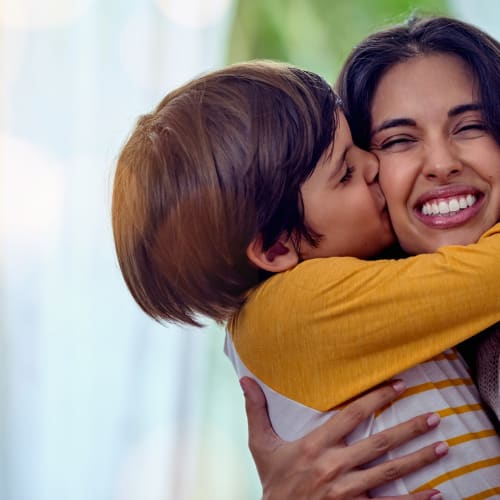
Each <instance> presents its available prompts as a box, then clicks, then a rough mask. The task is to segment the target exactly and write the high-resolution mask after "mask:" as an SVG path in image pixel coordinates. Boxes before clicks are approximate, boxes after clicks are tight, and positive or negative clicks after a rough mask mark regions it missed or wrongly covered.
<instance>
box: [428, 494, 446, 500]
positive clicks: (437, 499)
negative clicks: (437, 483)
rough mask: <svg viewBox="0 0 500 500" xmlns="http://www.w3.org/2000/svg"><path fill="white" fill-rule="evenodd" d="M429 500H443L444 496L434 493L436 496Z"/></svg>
mask: <svg viewBox="0 0 500 500" xmlns="http://www.w3.org/2000/svg"><path fill="white" fill-rule="evenodd" d="M429 500H443V495H441V493H434V495H432V496H430V497H429Z"/></svg>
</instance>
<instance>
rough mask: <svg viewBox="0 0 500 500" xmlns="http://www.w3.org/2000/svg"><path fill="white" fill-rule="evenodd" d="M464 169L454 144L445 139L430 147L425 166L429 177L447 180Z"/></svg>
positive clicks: (426, 174) (424, 172)
mask: <svg viewBox="0 0 500 500" xmlns="http://www.w3.org/2000/svg"><path fill="white" fill-rule="evenodd" d="M462 169H463V165H462V162H461V161H460V158H459V157H458V155H457V154H456V152H455V151H454V148H453V145H451V144H448V143H446V141H443V143H440V144H435V145H433V146H432V148H429V149H428V152H427V155H426V158H425V163H424V166H423V174H424V175H425V177H427V178H428V179H430V180H437V181H440V182H447V181H448V180H449V179H450V177H453V176H455V175H456V174H458V173H460V172H461V171H462Z"/></svg>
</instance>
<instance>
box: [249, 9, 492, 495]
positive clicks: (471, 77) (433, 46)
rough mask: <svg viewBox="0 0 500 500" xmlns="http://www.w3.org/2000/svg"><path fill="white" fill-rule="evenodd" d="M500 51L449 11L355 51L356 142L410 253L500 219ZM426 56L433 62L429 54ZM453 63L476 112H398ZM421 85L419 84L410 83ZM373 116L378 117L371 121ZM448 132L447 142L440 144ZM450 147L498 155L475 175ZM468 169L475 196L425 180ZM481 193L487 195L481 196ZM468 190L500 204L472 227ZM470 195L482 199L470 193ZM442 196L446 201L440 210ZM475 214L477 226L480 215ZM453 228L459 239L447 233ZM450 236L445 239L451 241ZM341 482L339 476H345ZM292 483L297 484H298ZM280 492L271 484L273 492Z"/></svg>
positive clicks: (350, 67)
mask: <svg viewBox="0 0 500 500" xmlns="http://www.w3.org/2000/svg"><path fill="white" fill-rule="evenodd" d="M429 53H431V54H433V55H434V56H437V57H435V59H434V60H432V58H431V62H432V64H430V65H429V64H428V65H427V68H424V69H425V71H426V73H420V77H419V69H420V70H422V71H423V69H422V68H419V67H418V64H417V63H415V61H414V60H413V59H414V58H417V59H418V56H420V57H421V56H422V55H427V56H428V55H429ZM499 53H500V52H499V47H498V43H497V42H496V41H495V40H493V39H492V38H491V37H489V36H487V35H486V34H484V33H482V32H481V31H479V30H477V29H476V28H474V27H472V26H470V25H467V24H465V23H460V22H458V21H455V20H451V19H446V18H437V19H430V20H422V21H418V20H412V21H410V22H409V23H408V25H406V26H401V27H396V28H393V29H390V30H387V31H385V32H381V33H377V34H375V35H372V36H371V37H368V38H367V39H366V40H365V41H364V42H363V43H361V44H360V46H358V47H357V48H356V49H355V50H354V51H353V53H352V54H351V56H350V58H349V59H348V61H347V63H346V66H345V68H344V70H343V71H342V74H341V78H340V83H339V87H340V88H339V90H340V93H341V95H342V98H343V101H344V104H345V107H346V112H347V115H348V118H349V120H350V124H351V127H352V129H353V135H354V139H355V141H357V142H358V144H360V145H362V146H363V147H365V148H370V147H371V148H372V149H373V150H374V151H375V152H376V154H377V156H378V157H379V160H380V162H381V174H380V179H381V184H382V186H383V187H385V189H386V191H387V193H386V196H387V197H388V201H389V209H390V213H391V216H392V218H393V223H394V226H395V231H396V233H397V234H398V236H400V237H401V238H402V239H404V240H405V243H404V248H405V250H407V251H409V252H421V251H432V250H433V249H434V248H435V247H436V246H439V245H441V244H444V243H447V242H448V243H468V242H469V241H471V238H472V239H473V238H477V236H478V235H479V234H481V232H482V231H483V230H484V229H485V228H486V227H489V226H490V225H491V224H493V223H494V222H495V221H496V220H498V194H497V190H496V188H494V186H492V184H491V183H489V182H488V177H491V178H495V176H498V172H499V171H500V169H496V165H498V162H497V158H498V143H499V138H500V111H499V110H500V106H499V102H498V97H497V95H496V89H498V88H499V86H498V84H499V83H500V76H499V71H498V67H499V65H498V62H499V60H500V58H499ZM450 54H451V55H450ZM440 56H441V58H440ZM442 56H446V57H442ZM457 59H458V62H457ZM421 60H422V59H420V61H421ZM424 62H425V63H429V60H428V59H427V60H425V61H424ZM443 63H444V64H445V65H446V64H448V66H450V65H451V66H452V71H451V72H449V71H448V73H447V75H448V82H449V81H455V80H454V79H451V78H450V76H456V75H462V76H463V75H465V77H464V80H465V81H466V85H467V84H472V83H473V86H477V88H478V95H477V96H474V97H475V98H476V99H472V100H469V101H467V102H466V104H467V105H469V104H470V105H472V106H469V107H468V108H467V109H450V110H449V111H451V115H450V116H449V117H448V119H446V117H445V118H439V119H438V120H434V119H430V118H428V116H429V114H430V112H431V111H434V110H435V109H436V108H435V106H434V105H428V106H427V108H426V109H427V112H426V113H423V115H422V116H420V115H419V114H418V112H419V110H424V109H425V106H424V104H423V103H422V101H421V100H420V99H421V98H422V97H421V98H420V99H419V100H418V103H419V105H420V106H422V108H420V109H419V108H418V107H417V108H413V109H411V108H410V109H409V110H408V108H404V107H403V109H402V111H404V112H403V113H402V114H401V113H399V111H398V109H394V106H396V105H399V106H404V105H405V104H406V103H407V101H408V96H410V101H411V103H413V104H414V103H416V102H417V99H416V98H415V99H411V97H412V96H413V97H415V96H416V94H417V93H418V91H419V89H422V85H424V86H425V82H426V80H427V77H428V76H429V75H431V76H432V75H433V72H434V73H436V74H437V73H439V70H440V67H441V64H443ZM429 69H431V73H429ZM449 69H450V68H448V70H449ZM426 75H427V76H426ZM405 77H407V80H405ZM384 79H385V81H384ZM444 82H446V80H444ZM471 82H472V83H471ZM437 83H440V88H441V89H442V90H441V95H442V98H443V99H444V98H445V97H448V95H449V93H450V90H451V87H449V88H446V85H444V84H443V80H441V81H440V82H439V80H438V82H437ZM412 84H413V87H410V88H408V85H410V86H411V85H412ZM396 86H398V89H399V90H404V94H403V95H402V96H400V98H395V96H394V89H395V87H396ZM437 86H439V85H436V81H433V83H432V85H431V84H429V85H428V86H427V87H428V88H427V90H430V91H436V89H437ZM462 88H463V87H462ZM470 93H471V94H472V93H473V92H470ZM436 95H438V94H437V93H436V92H434V93H432V92H431V94H425V93H424V96H423V97H424V98H425V99H429V102H430V99H431V98H434V99H435V98H436ZM438 97H439V95H438ZM478 105H479V106H478ZM391 106H392V107H391ZM367 117H370V118H371V119H368V120H367ZM453 127H455V128H453ZM456 127H458V128H456ZM443 131H445V133H443ZM485 131H486V132H487V133H485ZM444 137H446V138H447V141H444V142H443V141H442V142H439V140H442V139H443V138H444ZM438 139H439V140H438ZM443 144H453V145H454V146H453V148H454V149H453V148H452V149H453V151H454V152H456V150H457V149H458V150H459V151H461V152H463V151H464V147H465V148H466V149H465V150H466V151H470V150H471V147H472V148H473V147H474V145H478V151H480V152H482V153H484V151H486V155H489V154H490V156H489V157H488V156H487V164H488V167H487V171H481V168H482V165H476V166H478V167H479V172H477V171H476V173H475V174H474V175H472V174H471V173H470V172H471V166H470V162H469V157H467V156H465V157H464V156H463V155H462V156H460V155H459V161H458V162H455V160H456V157H454V156H453V155H452V154H450V150H447V149H446V148H443V147H442V146H443ZM471 145H472V146H471ZM436 148H437V149H436ZM440 148H441V149H440ZM429 151H431V153H432V154H433V155H437V156H436V158H437V160H436V162H435V166H436V165H437V166H438V167H439V168H437V169H436V168H435V169H434V170H433V171H429V170H428V169H427V170H426V166H428V164H429V163H426V161H428V157H427V156H425V154H426V153H428V152H429ZM424 153H425V154H424ZM476 153H477V151H476ZM440 155H441V156H440ZM473 156H474V157H475V156H476V154H474V155H473ZM407 164H408V165H409V168H408V169H406V165H407ZM403 166H404V168H403ZM410 168H411V170H410ZM408 170H410V171H408ZM464 171H465V172H466V174H467V176H468V180H467V182H466V183H465V184H466V185H467V186H468V188H467V189H469V188H470V187H471V186H472V187H474V189H476V191H475V192H473V193H465V192H464V188H463V185H464V183H463V182H462V183H461V186H462V187H460V189H461V190H462V191H461V192H458V191H454V192H451V191H447V192H444V193H443V192H439V191H437V190H436V189H438V188H436V189H435V190H434V191H432V190H429V189H428V188H427V187H426V185H425V182H424V181H425V179H426V180H427V182H430V181H429V179H431V180H432V182H434V183H435V184H436V185H439V183H440V182H442V183H443V184H445V183H449V182H450V179H452V181H451V183H452V184H453V183H454V182H455V181H454V179H456V178H459V177H460V176H463V175H464ZM401 178H402V179H403V180H402V181H401ZM422 179H424V180H422ZM436 181H437V182H436ZM422 186H424V187H422ZM391 188H392V189H391ZM476 193H477V197H476V199H474V197H475V196H476ZM462 194H465V196H464V198H465V204H466V205H467V204H468V203H469V201H470V207H467V208H469V209H471V208H472V210H468V212H469V213H470V212H471V211H473V210H474V206H476V204H477V203H478V202H480V201H481V200H484V199H486V198H487V199H488V200H489V202H491V203H490V204H489V206H490V207H491V210H489V211H488V212H487V214H486V216H485V217H484V218H483V219H482V220H481V221H480V223H479V224H475V227H472V226H473V225H472V224H469V225H467V221H466V224H465V226H466V229H467V231H465V232H463V231H462V229H463V227H461V225H460V224H457V225H456V226H453V224H452V223H453V221H455V222H456V221H457V219H459V218H460V217H462V216H461V215H460V211H461V208H462V207H461V203H463V202H462V201H461V198H462V197H463V196H462ZM467 195H471V196H472V198H471V199H470V200H468V199H467ZM441 202H444V203H445V204H446V206H444V205H443V207H440V203H441ZM457 203H458V210H456V208H457V207H456V204H457ZM435 206H436V207H437V209H436V208H435ZM450 212H451V213H452V215H451V216H450V215H449V214H450ZM455 212H458V213H455ZM466 212H467V210H466ZM471 220H472V222H474V223H477V220H473V218H471ZM455 227H458V229H455ZM450 235H451V236H452V238H451V241H450V240H447V238H448V237H449V236H450ZM443 236H444V237H445V238H446V239H445V240H443V239H442V238H443ZM461 238H465V239H461ZM429 245H431V247H429ZM497 355H498V353H497ZM497 366H498V365H497ZM254 456H255V457H256V460H257V461H259V460H260V463H261V462H262V458H263V457H262V456H260V455H259V450H258V449H257V450H256V449H255V448H254ZM337 469H338V468H337ZM333 481H334V483H335V481H337V477H336V476H335V478H334V480H333ZM302 485H303V483H302ZM322 486H323V487H324V484H323V485H322ZM360 486H361V487H362V485H360ZM288 487H292V485H291V482H289V483H288ZM272 489H273V488H272V486H271V487H270V489H268V491H272ZM321 491H324V489H323V490H321ZM352 491H355V490H352ZM358 491H359V490H358ZM322 495H323V493H322V492H320V488H319V487H318V493H317V494H316V496H314V494H312V493H311V495H310V496H309V497H308V498H310V497H312V498H335V496H331V497H329V496H322ZM295 498H300V497H295ZM348 498H351V497H348Z"/></svg>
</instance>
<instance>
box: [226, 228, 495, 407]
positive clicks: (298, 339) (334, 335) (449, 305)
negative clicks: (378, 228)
mask: <svg viewBox="0 0 500 500" xmlns="http://www.w3.org/2000/svg"><path fill="white" fill-rule="evenodd" d="M498 321H500V224H497V225H495V226H494V227H493V228H492V229H490V230H489V231H488V232H486V233H485V234H484V235H483V236H482V238H481V239H480V241H479V242H478V243H476V244H473V245H468V246H447V247H442V248H441V249H440V250H439V251H438V252H436V253H432V254H424V255H418V256H415V257H409V258H407V259H401V260H379V261H363V260H359V259H355V258H350V257H332V258H326V259H311V260H308V261H305V262H302V263H300V264H299V265H298V266H296V267H295V268H293V269H291V270H289V271H286V272H284V273H280V274H276V275H274V276H272V277H271V278H269V279H268V280H267V281H265V282H264V283H263V284H262V285H260V286H259V287H257V288H256V289H255V291H254V292H253V293H251V294H250V295H249V297H248V300H247V302H246V304H245V305H244V306H243V308H242V309H241V310H240V311H239V313H238V314H236V315H235V316H234V318H233V319H232V320H231V321H230V323H229V325H228V329H229V331H230V333H231V338H232V341H233V342H234V345H235V347H236V350H237V351H238V354H239V356H240V358H241V359H242V361H243V362H244V363H245V364H246V366H247V367H248V369H249V370H251V371H252V372H253V373H255V374H257V375H258V376H259V378H260V379H261V380H262V381H263V382H265V383H266V384H267V385H268V386H269V387H271V388H272V389H274V390H276V391H277V392H279V393H281V394H286V395H287V397H290V398H292V399H294V400H295V401H298V402H300V403H302V404H304V405H307V406H309V407H311V408H315V409H317V410H320V411H325V410H329V409H331V408H334V407H336V406H338V405H340V404H342V403H344V402H345V401H347V400H349V399H351V398H353V397H355V396H357V395H359V394H361V393H362V392H364V391H366V390H368V389H370V388H371V387H374V386H375V385H377V384H379V383H381V382H383V381H385V380H388V379H389V378H391V377H393V376H394V375H396V374H397V373H399V372H401V371H403V370H406V369H407V368H410V367H411V366H414V365H415V364H417V363H421V362H423V361H426V360H428V359H430V358H431V357H433V356H435V355H437V354H439V353H441V352H443V351H445V350H446V349H448V348H450V347H452V346H454V345H456V344H458V343H460V342H462V341H463V340H465V339H467V338H469V337H471V336H472V335H474V334H475V333H478V332H480V331H482V330H484V329H485V328H487V327H489V326H491V325H492V324H494V323H497V322H498ZM332 388H335V390H334V391H333V390H332Z"/></svg>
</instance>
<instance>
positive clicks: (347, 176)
mask: <svg viewBox="0 0 500 500" xmlns="http://www.w3.org/2000/svg"><path fill="white" fill-rule="evenodd" d="M353 172H354V167H350V166H349V165H348V166H347V168H346V169H345V174H344V175H343V176H342V179H340V182H341V183H342V184H345V183H347V182H349V181H350V180H351V179H352V174H353Z"/></svg>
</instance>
